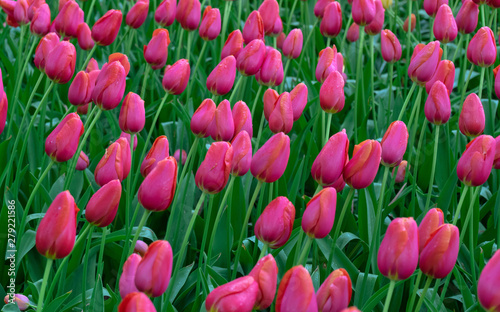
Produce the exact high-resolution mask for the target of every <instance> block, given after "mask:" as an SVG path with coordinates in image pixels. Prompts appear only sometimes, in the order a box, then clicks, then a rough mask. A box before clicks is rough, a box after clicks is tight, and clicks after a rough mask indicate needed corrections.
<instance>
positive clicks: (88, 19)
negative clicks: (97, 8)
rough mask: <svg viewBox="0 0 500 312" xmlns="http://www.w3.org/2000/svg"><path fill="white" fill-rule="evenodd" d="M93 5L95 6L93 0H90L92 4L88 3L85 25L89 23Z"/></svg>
mask: <svg viewBox="0 0 500 312" xmlns="http://www.w3.org/2000/svg"><path fill="white" fill-rule="evenodd" d="M94 5H95V0H92V2H90V8H89V11H88V12H87V13H85V14H86V16H87V18H86V19H85V23H87V24H88V23H89V22H90V17H91V16H92V11H93V10H94ZM96 45H97V44H96Z"/></svg>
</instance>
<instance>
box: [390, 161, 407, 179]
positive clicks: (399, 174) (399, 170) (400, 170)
mask: <svg viewBox="0 0 500 312" xmlns="http://www.w3.org/2000/svg"><path fill="white" fill-rule="evenodd" d="M407 166H408V162H407V161H406V160H403V161H402V162H400V163H399V165H397V166H396V167H394V168H393V169H392V177H393V178H394V181H395V182H396V183H402V182H403V181H404V180H405V175H406V167H407ZM394 173H395V174H394Z"/></svg>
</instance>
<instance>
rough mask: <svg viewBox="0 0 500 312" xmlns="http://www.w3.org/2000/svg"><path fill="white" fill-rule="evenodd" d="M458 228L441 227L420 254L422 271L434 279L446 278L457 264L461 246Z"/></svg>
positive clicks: (452, 226)
mask: <svg viewBox="0 0 500 312" xmlns="http://www.w3.org/2000/svg"><path fill="white" fill-rule="evenodd" d="M459 236H460V235H459V233H458V228H457V227H456V226H455V225H452V224H443V225H441V226H440V227H439V228H438V229H437V230H436V231H435V232H434V233H433V234H432V236H431V237H430V238H429V239H428V240H427V242H426V243H425V246H424V248H423V249H422V251H421V252H420V261H419V265H420V270H421V271H422V273H424V274H425V275H428V276H430V277H432V278H445V277H446V276H447V275H448V274H450V272H451V270H453V267H454V266H455V263H456V262H457V256H458V249H459V246H460V239H459Z"/></svg>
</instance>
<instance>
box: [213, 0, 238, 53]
mask: <svg viewBox="0 0 500 312" xmlns="http://www.w3.org/2000/svg"><path fill="white" fill-rule="evenodd" d="M232 6H233V2H232V1H226V3H225V4H224V16H223V17H222V18H223V21H222V32H221V33H220V39H221V40H220V51H221V52H222V49H223V48H224V43H225V39H224V38H225V36H226V31H227V23H228V22H229V14H230V13H231V8H232ZM240 7H241V4H240ZM238 20H239V19H238ZM205 43H206V41H205ZM221 60H222V59H221Z"/></svg>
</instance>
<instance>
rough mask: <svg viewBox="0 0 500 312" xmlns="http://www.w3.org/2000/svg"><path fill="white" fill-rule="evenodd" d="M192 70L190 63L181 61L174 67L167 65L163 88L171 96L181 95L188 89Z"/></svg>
mask: <svg viewBox="0 0 500 312" xmlns="http://www.w3.org/2000/svg"><path fill="white" fill-rule="evenodd" d="M189 75H191V68H190V67H189V61H188V60H186V59H180V60H178V61H177V62H175V63H174V65H167V67H165V73H164V75H163V80H162V85H163V88H164V89H165V90H166V91H167V92H168V93H170V94H173V95H179V94H181V93H182V92H184V90H185V89H186V86H187V83H188V80H189Z"/></svg>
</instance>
